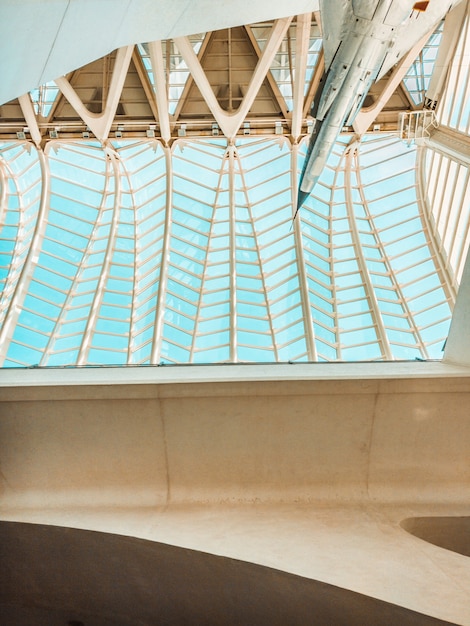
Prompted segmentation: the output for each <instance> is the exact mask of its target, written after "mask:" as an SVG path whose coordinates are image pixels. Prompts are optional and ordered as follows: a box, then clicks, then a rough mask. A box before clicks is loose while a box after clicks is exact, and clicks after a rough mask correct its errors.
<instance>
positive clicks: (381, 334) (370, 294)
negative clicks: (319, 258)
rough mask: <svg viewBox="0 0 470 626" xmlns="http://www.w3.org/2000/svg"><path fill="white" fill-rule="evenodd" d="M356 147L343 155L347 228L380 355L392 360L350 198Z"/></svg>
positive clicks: (353, 144) (352, 145)
mask: <svg viewBox="0 0 470 626" xmlns="http://www.w3.org/2000/svg"><path fill="white" fill-rule="evenodd" d="M358 148H359V142H358V141H353V142H352V143H350V144H349V146H348V147H347V148H346V155H345V156H344V157H343V158H344V159H345V168H344V184H345V191H346V211H347V215H348V220H349V228H350V230H351V237H352V241H353V246H354V250H355V252H356V258H357V264H358V266H359V272H360V274H361V276H362V280H363V281H364V287H365V291H366V297H367V300H368V302H369V305H370V311H371V315H372V320H373V322H374V326H375V329H376V332H377V339H378V341H379V344H380V347H381V352H382V355H383V356H384V357H385V359H386V360H387V361H391V360H393V355H392V351H391V349H390V342H389V341H388V337H387V332H386V330H385V326H384V323H383V320H382V315H381V313H380V307H379V303H378V302H377V297H376V295H375V290H374V285H373V284H372V281H371V279H370V275H369V270H368V268H367V262H366V259H365V257H364V252H363V248H362V245H361V240H360V237H359V232H358V228H357V223H356V216H355V214H354V203H353V200H352V190H351V170H352V167H353V160H354V156H355V153H356V151H357V150H358Z"/></svg>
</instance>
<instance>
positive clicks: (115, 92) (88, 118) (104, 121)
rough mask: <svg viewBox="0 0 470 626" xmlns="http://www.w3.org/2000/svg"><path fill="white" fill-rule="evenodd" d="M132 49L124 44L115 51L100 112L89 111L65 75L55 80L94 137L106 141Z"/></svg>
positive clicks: (132, 47)
mask: <svg viewBox="0 0 470 626" xmlns="http://www.w3.org/2000/svg"><path fill="white" fill-rule="evenodd" d="M133 50H134V46H126V47H125V48H120V49H119V50H118V51H117V54H116V60H115V62H114V69H113V76H112V78H111V84H110V86H109V91H108V97H107V98H106V105H105V107H104V111H103V112H102V113H91V112H90V111H89V110H88V109H87V107H86V106H85V105H84V104H83V102H82V101H81V100H80V97H79V96H78V94H77V92H76V91H75V89H74V88H73V87H72V85H71V84H70V83H69V81H68V80H67V79H66V78H65V76H61V77H60V78H57V79H56V80H55V83H56V85H57V87H58V88H59V89H60V91H61V92H62V93H63V95H64V96H65V97H66V98H67V100H68V101H69V103H70V104H71V105H72V107H73V108H74V109H75V111H76V112H77V114H78V115H79V116H80V117H81V118H82V120H83V121H84V122H85V124H86V125H87V126H89V128H90V129H91V131H92V133H93V134H94V135H95V137H96V138H97V139H99V140H100V141H106V139H107V138H108V136H109V131H110V130H111V125H112V123H113V120H114V116H115V114H116V109H117V106H118V104H119V98H120V97H121V93H122V88H123V86H124V81H125V80H126V76H127V70H128V69H129V63H130V61H131V58H132V52H133Z"/></svg>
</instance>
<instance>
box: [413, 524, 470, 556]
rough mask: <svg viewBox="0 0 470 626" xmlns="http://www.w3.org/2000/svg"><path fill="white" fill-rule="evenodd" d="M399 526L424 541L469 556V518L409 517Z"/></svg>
mask: <svg viewBox="0 0 470 626" xmlns="http://www.w3.org/2000/svg"><path fill="white" fill-rule="evenodd" d="M401 526H402V528H404V529H405V530H406V531H407V532H409V533H411V534H412V535H414V536H415V537H419V538H420V539H424V541H428V542H429V543H432V544H434V545H436V546H440V547H441V548H445V549H446V550H452V551H453V552H458V553H459V554H463V555H464V556H470V517H410V518H408V519H405V520H403V521H402V523H401Z"/></svg>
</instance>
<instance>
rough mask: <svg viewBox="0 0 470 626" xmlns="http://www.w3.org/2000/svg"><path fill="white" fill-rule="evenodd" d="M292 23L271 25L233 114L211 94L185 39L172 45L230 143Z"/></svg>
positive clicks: (287, 20) (284, 20)
mask: <svg viewBox="0 0 470 626" xmlns="http://www.w3.org/2000/svg"><path fill="white" fill-rule="evenodd" d="M291 21H292V18H291V17H289V18H284V19H281V20H277V21H276V22H275V23H274V26H273V28H272V31H271V34H270V37H269V39H268V41H267V42H266V46H265V48H264V50H263V54H262V56H261V58H260V60H259V62H258V64H257V66H256V69H255V71H254V72H253V75H252V77H251V81H250V83H249V85H248V89H247V92H246V94H245V97H244V98H243V101H242V103H241V105H240V107H239V108H238V110H237V112H236V113H231V114H230V113H227V112H226V111H224V110H223V109H222V107H221V106H220V105H219V103H218V101H217V98H216V96H215V94H214V91H213V90H212V87H211V84H210V83H209V80H208V78H207V76H206V75H205V73H204V70H203V68H202V66H201V64H200V62H199V60H198V58H197V56H196V53H195V52H194V50H193V48H192V46H191V43H190V41H189V39H188V38H187V37H178V38H176V39H175V43H176V45H177V46H178V49H179V51H180V52H181V55H182V57H183V58H184V60H185V62H186V65H187V66H188V68H189V71H190V72H191V74H192V77H193V79H194V82H195V83H196V84H197V86H198V88H199V91H200V92H201V94H202V96H203V98H204V99H205V101H206V104H207V106H208V107H209V109H210V111H211V113H212V115H213V116H214V118H215V120H216V122H217V124H218V125H219V127H220V128H221V130H222V132H223V133H224V135H225V137H226V138H227V139H228V140H229V141H230V140H232V139H233V138H234V137H235V135H236V134H237V132H238V130H239V129H240V126H241V125H242V123H243V121H244V120H245V117H246V115H247V113H248V111H249V110H250V108H251V106H252V104H253V102H254V99H255V98H256V95H257V93H258V91H259V89H260V87H261V85H262V83H263V81H264V79H265V78H266V75H267V73H268V71H269V69H270V67H271V64H272V62H273V60H274V56H275V55H276V52H277V50H278V48H279V46H280V45H281V42H282V40H283V38H284V35H285V34H286V31H287V29H288V28H289V25H290V23H291Z"/></svg>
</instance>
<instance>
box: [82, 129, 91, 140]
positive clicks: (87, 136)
mask: <svg viewBox="0 0 470 626" xmlns="http://www.w3.org/2000/svg"><path fill="white" fill-rule="evenodd" d="M82 137H83V139H90V133H89V132H88V131H87V130H84V131H83V133H82Z"/></svg>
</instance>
